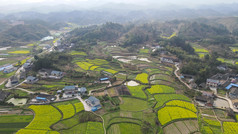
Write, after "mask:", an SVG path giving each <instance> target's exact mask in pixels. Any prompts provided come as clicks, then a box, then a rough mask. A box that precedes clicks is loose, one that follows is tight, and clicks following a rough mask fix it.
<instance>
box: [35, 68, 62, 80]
mask: <svg viewBox="0 0 238 134" xmlns="http://www.w3.org/2000/svg"><path fill="white" fill-rule="evenodd" d="M38 74H39V77H41V78H43V79H46V78H50V79H61V78H63V76H64V73H63V72H61V71H56V70H51V69H41V70H39V72H38Z"/></svg>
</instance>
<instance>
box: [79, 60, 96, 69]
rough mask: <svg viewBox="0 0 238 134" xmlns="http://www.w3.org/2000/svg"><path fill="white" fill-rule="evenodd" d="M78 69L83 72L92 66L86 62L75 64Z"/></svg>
mask: <svg viewBox="0 0 238 134" xmlns="http://www.w3.org/2000/svg"><path fill="white" fill-rule="evenodd" d="M76 64H77V65H78V66H79V67H80V68H82V69H83V70H89V68H90V67H91V66H93V64H91V63H88V62H77V63H76Z"/></svg>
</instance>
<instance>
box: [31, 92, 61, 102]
mask: <svg viewBox="0 0 238 134" xmlns="http://www.w3.org/2000/svg"><path fill="white" fill-rule="evenodd" d="M55 100H56V96H55V95H48V94H36V95H34V97H33V99H32V100H31V102H30V103H31V104H44V103H50V102H53V101H55Z"/></svg>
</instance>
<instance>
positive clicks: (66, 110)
mask: <svg viewBox="0 0 238 134" xmlns="http://www.w3.org/2000/svg"><path fill="white" fill-rule="evenodd" d="M54 106H56V107H57V108H58V109H59V110H60V111H61V112H62V113H63V119H67V118H70V117H72V116H74V114H75V110H74V106H73V105H72V104H71V103H70V102H60V103H55V104H54Z"/></svg>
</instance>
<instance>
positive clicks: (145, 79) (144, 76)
mask: <svg viewBox="0 0 238 134" xmlns="http://www.w3.org/2000/svg"><path fill="white" fill-rule="evenodd" d="M148 77H149V75H148V74H146V73H142V74H138V75H137V76H136V80H138V81H140V82H142V83H149V81H148Z"/></svg>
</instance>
